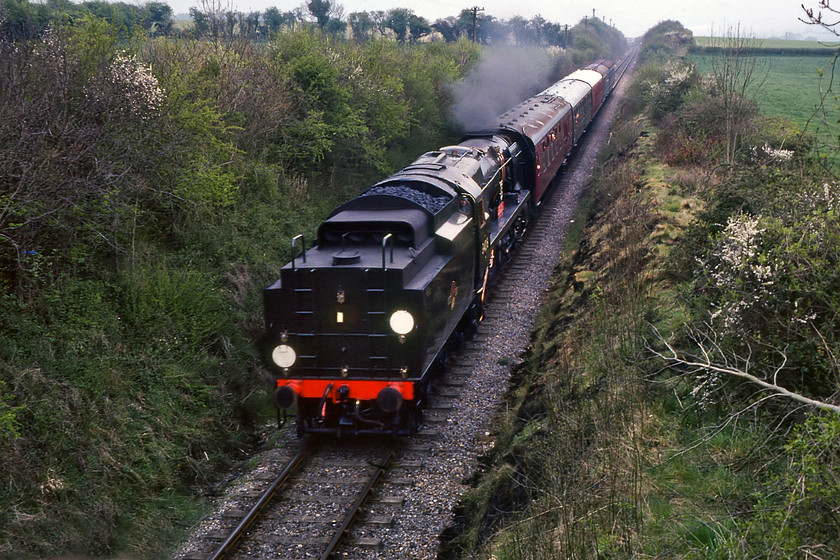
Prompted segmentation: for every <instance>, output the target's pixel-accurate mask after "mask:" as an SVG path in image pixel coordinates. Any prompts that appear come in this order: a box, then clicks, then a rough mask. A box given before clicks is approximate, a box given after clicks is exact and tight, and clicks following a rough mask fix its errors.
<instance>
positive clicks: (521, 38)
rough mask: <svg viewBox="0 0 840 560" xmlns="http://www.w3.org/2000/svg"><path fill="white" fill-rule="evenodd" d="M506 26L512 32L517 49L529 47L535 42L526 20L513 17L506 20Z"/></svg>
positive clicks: (520, 17)
mask: <svg viewBox="0 0 840 560" xmlns="http://www.w3.org/2000/svg"><path fill="white" fill-rule="evenodd" d="M508 26H509V27H510V29H511V31H512V32H513V38H514V41H515V42H516V46H517V47H521V46H523V45H530V44H533V43H534V42H535V40H534V33H533V30H532V29H531V27H530V26H529V25H528V20H526V19H525V18H524V17H522V16H513V17H512V18H510V19H509V20H508Z"/></svg>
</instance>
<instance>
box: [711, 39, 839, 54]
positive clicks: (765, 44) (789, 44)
mask: <svg viewBox="0 0 840 560" xmlns="http://www.w3.org/2000/svg"><path fill="white" fill-rule="evenodd" d="M694 41H695V42H696V43H697V46H698V47H701V48H702V47H708V46H711V45H712V44H714V41H718V42H720V38H719V37H695V38H694ZM755 44H756V48H759V49H767V50H774V51H775V50H782V51H802V50H808V51H811V50H825V51H827V52H834V51H836V50H837V47H838V46H840V42H838V41H834V42H827V41H786V40H784V39H756V40H755Z"/></svg>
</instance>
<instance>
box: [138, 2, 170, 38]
mask: <svg viewBox="0 0 840 560" xmlns="http://www.w3.org/2000/svg"><path fill="white" fill-rule="evenodd" d="M143 26H144V27H145V28H146V29H148V30H149V31H151V32H152V33H153V34H155V35H168V34H169V33H170V32H171V31H172V8H171V7H170V6H169V4H165V3H163V2H149V3H147V4H146V19H145V21H144V25H143Z"/></svg>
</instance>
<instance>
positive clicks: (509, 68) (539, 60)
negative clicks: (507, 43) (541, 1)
mask: <svg viewBox="0 0 840 560" xmlns="http://www.w3.org/2000/svg"><path fill="white" fill-rule="evenodd" d="M551 70H552V63H551V60H550V58H549V56H548V54H547V53H546V51H544V50H541V49H536V48H506V49H490V50H488V51H486V53H485V54H484V56H483V57H482V59H481V62H479V64H478V66H477V67H476V68H475V70H473V71H472V72H471V73H470V75H469V76H467V77H466V78H465V79H464V80H463V81H462V82H460V83H459V84H458V85H456V86H455V89H454V94H455V109H454V115H453V116H454V117H455V119H456V120H457V121H458V122H460V123H461V124H462V125H463V127H464V128H465V130H467V131H479V130H486V129H488V128H494V127H495V125H497V124H498V119H497V117H498V116H499V115H501V114H502V113H505V112H506V111H508V110H509V109H512V108H513V107H515V106H516V105H518V104H519V103H520V102H521V101H523V100H525V99H527V98H528V97H530V96H532V95H534V94H536V93H539V92H540V91H542V90H543V89H545V88H546V87H548V86H549V85H550V83H551V82H550V77H551Z"/></svg>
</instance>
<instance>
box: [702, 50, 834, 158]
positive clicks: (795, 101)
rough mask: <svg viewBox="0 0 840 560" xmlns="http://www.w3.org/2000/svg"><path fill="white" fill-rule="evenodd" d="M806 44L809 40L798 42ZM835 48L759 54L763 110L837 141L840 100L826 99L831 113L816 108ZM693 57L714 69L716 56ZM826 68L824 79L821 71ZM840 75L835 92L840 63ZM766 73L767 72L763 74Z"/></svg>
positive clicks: (705, 69) (705, 68)
mask: <svg viewBox="0 0 840 560" xmlns="http://www.w3.org/2000/svg"><path fill="white" fill-rule="evenodd" d="M796 42H798V43H806V41H796ZM833 58H834V54H833V51H827V52H826V53H825V55H822V56H820V55H809V56H796V55H767V56H759V57H758V63H759V65H763V66H764V68H765V71H764V72H765V73H766V74H767V79H766V80H765V82H764V84H763V85H762V86H761V89H760V90H759V91H758V95H757V101H758V104H759V106H760V108H761V112H762V114H764V115H767V116H774V117H784V118H786V119H789V120H792V121H793V122H795V123H797V124H799V125H800V126H806V123H809V121H810V123H809V124H808V130H811V131H816V132H818V133H819V135H820V137H821V138H822V139H823V140H824V141H831V142H833V143H834V144H836V143H837V135H838V133H840V125H838V124H837V121H838V118H840V110H838V108H837V105H838V103H837V102H836V101H834V100H833V98H832V99H829V100H828V101H827V102H826V105H827V109H828V112H827V115H826V117H825V119H824V120H826V121H827V124H822V123H820V120H823V116H822V115H821V114H818V115H817V116H815V110H816V107H817V105H818V104H819V102H820V91H826V89H827V88H828V87H829V85H830V84H829V81H830V79H831V63H832V60H833ZM689 59H690V60H692V61H693V62H694V63H695V64H697V68H698V70H700V72H703V73H708V72H709V71H710V70H711V64H712V56H711V55H708V54H702V53H693V54H691V55H690V56H689ZM820 69H822V70H823V77H822V78H820V74H819V71H820ZM837 74H838V77H836V78H835V79H834V82H835V83H834V85H833V87H832V91H837V92H840V66H838V67H837ZM762 75H763V73H762Z"/></svg>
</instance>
